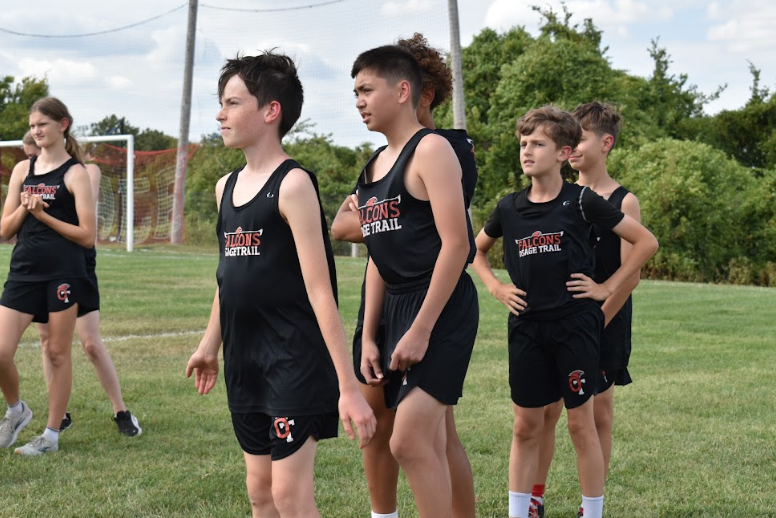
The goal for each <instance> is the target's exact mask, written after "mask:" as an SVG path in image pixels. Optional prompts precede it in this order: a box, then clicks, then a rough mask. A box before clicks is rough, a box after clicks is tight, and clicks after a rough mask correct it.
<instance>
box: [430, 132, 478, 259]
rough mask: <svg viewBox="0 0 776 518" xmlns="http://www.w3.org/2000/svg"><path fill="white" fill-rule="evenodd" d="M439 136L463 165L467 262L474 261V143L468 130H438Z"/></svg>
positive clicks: (475, 171) (475, 246)
mask: <svg viewBox="0 0 776 518" xmlns="http://www.w3.org/2000/svg"><path fill="white" fill-rule="evenodd" d="M435 131H436V133H437V134H438V135H441V136H443V137H445V138H446V139H447V141H448V142H449V143H450V145H451V146H452V148H453V151H455V156H456V157H458V163H459V164H461V173H462V174H461V184H462V186H463V201H464V204H465V205H466V232H467V234H468V235H469V257H468V258H467V260H466V262H467V263H471V262H473V261H474V256H475V255H476V254H477V245H476V244H475V242H474V229H472V221H471V218H470V217H469V206H470V205H471V203H472V198H474V189H475V188H476V187H477V176H478V175H477V163H476V162H475V161H474V142H473V141H472V139H471V138H469V135H468V134H467V133H466V130H461V129H438V130H435Z"/></svg>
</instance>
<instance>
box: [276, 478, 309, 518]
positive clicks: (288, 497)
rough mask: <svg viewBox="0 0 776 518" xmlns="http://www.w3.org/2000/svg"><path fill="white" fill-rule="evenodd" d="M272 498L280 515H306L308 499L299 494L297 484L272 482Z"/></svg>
mask: <svg viewBox="0 0 776 518" xmlns="http://www.w3.org/2000/svg"><path fill="white" fill-rule="evenodd" d="M270 498H271V499H272V502H273V505H274V506H275V508H276V509H277V510H278V513H279V514H280V516H304V512H303V511H304V509H305V506H306V505H307V501H306V499H305V497H304V496H303V495H300V494H299V491H298V487H297V486H296V485H295V484H278V483H277V481H276V482H275V483H273V484H272V492H271V495H270Z"/></svg>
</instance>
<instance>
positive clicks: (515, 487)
mask: <svg viewBox="0 0 776 518" xmlns="http://www.w3.org/2000/svg"><path fill="white" fill-rule="evenodd" d="M512 410H513V411H514V414H515V422H514V425H513V428H512V449H511V451H510V454H509V490H510V491H513V492H515V493H528V494H530V493H531V488H532V487H533V483H534V481H535V480H536V473H537V468H538V465H539V447H540V444H541V437H542V431H543V429H544V407H539V408H525V407H521V406H517V405H515V404H514V403H513V404H512Z"/></svg>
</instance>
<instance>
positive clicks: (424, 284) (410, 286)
mask: <svg viewBox="0 0 776 518" xmlns="http://www.w3.org/2000/svg"><path fill="white" fill-rule="evenodd" d="M430 284H431V277H430V276H429V277H423V278H422V279H417V280H414V281H409V282H403V283H401V284H388V283H385V291H386V292H387V293H390V294H391V295H398V294H401V293H410V292H413V291H420V290H424V289H428V287H429V285H430Z"/></svg>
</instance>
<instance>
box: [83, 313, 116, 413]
mask: <svg viewBox="0 0 776 518" xmlns="http://www.w3.org/2000/svg"><path fill="white" fill-rule="evenodd" d="M75 329H76V332H77V333H78V338H79V339H80V340H81V345H82V346H83V348H84V352H85V353H86V357H87V358H89V361H91V362H92V366H93V367H94V371H95V372H96V373H97V379H99V380H100V384H101V385H102V388H103V389H104V390H105V393H106V394H107V395H108V398H109V399H110V402H111V404H112V405H113V413H114V414H117V413H119V412H122V411H124V410H126V409H127V407H126V405H124V399H123V398H122V397H121V384H120V383H119V377H118V374H116V367H115V366H114V365H113V360H111V357H110V354H109V353H108V349H107V348H106V347H105V342H103V340H102V336H101V335H100V312H99V311H92V312H90V313H87V314H86V315H84V316H82V317H80V318H79V319H78V320H77V321H76V324H75Z"/></svg>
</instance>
